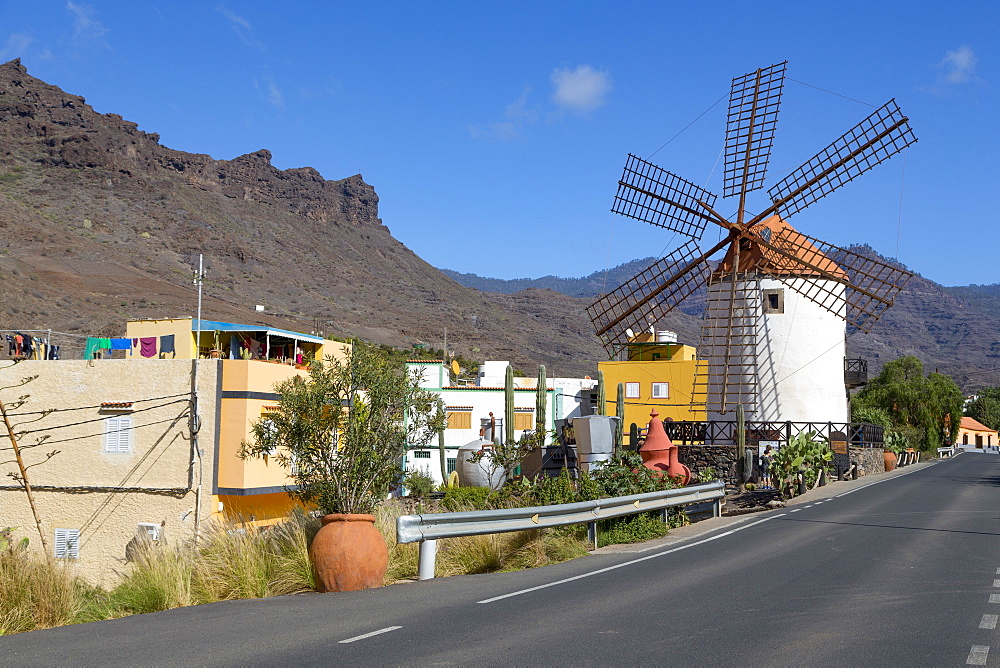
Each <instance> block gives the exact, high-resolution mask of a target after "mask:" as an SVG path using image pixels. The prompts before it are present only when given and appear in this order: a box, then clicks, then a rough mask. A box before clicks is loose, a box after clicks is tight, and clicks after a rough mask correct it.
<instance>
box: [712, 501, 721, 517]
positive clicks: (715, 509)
mask: <svg viewBox="0 0 1000 668" xmlns="http://www.w3.org/2000/svg"><path fill="white" fill-rule="evenodd" d="M712 517H722V499H716V500H715V501H713V502H712Z"/></svg>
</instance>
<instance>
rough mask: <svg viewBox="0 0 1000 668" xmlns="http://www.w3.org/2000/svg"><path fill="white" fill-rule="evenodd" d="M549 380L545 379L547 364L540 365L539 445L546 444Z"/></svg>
mask: <svg viewBox="0 0 1000 668" xmlns="http://www.w3.org/2000/svg"><path fill="white" fill-rule="evenodd" d="M547 390H548V382H547V381H546V379H545V365H544V364H539V365H538V388H537V389H536V391H535V438H536V439H537V441H538V447H541V446H543V445H545V423H546V419H545V418H546V415H545V407H546V401H547V396H546V394H547Z"/></svg>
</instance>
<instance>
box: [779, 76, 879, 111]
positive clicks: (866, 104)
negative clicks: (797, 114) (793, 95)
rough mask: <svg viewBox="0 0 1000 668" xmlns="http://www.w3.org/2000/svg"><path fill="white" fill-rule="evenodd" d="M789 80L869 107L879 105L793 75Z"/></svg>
mask: <svg viewBox="0 0 1000 668" xmlns="http://www.w3.org/2000/svg"><path fill="white" fill-rule="evenodd" d="M788 80H789V81H794V82H795V83H797V84H802V85H803V86H809V87H810V88H815V89H816V90H821V91H823V92H824V93H829V94H830V95H836V96H837V97H842V98H844V99H845V100H850V101H851V102H857V103H858V104H863V105H865V106H868V107H872V108H875V107H877V106H878V105H875V104H872V103H870V102H865V101H864V100H858V99H855V98H853V97H848V96H847V95H843V94H841V93H835V92H834V91H832V90H827V89H826V88H820V87H819V86H815V85H813V84H811V83H806V82H805V81H799V80H798V79H793V78H791V77H788Z"/></svg>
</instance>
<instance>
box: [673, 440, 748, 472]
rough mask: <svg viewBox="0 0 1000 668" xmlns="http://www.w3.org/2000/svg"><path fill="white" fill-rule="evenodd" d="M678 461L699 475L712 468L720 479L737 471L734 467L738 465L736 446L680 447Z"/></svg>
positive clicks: (678, 448)
mask: <svg viewBox="0 0 1000 668" xmlns="http://www.w3.org/2000/svg"><path fill="white" fill-rule="evenodd" d="M677 459H678V460H679V461H680V463H681V464H684V465H685V466H687V467H688V468H689V469H691V472H692V473H698V472H699V471H701V470H703V469H705V468H707V467H709V466H711V467H712V468H713V469H715V472H716V473H717V474H718V475H719V476H720V477H723V478H725V477H728V476H729V475H730V472H731V471H733V470H735V469H734V468H733V465H734V464H735V463H736V446H735V445H679V446H677Z"/></svg>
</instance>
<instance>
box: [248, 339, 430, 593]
mask: <svg viewBox="0 0 1000 668" xmlns="http://www.w3.org/2000/svg"><path fill="white" fill-rule="evenodd" d="M275 391H276V392H277V393H278V395H279V396H280V399H279V400H278V407H277V409H276V410H274V411H271V412H269V414H268V416H267V419H266V420H258V421H257V422H256V423H254V425H253V437H252V439H251V441H249V442H244V443H243V444H242V446H241V448H240V456H241V457H243V458H255V457H262V456H263V455H264V454H265V453H268V452H276V454H275V455H274V459H275V460H276V461H277V462H278V463H279V464H281V465H282V466H284V467H285V468H287V469H288V471H289V475H290V477H291V478H292V480H293V481H294V487H289V488H288V491H289V493H290V494H292V495H293V496H294V497H296V498H297V499H299V500H300V501H302V502H303V503H304V504H306V505H314V506H316V507H317V508H318V510H319V511H320V513H322V514H323V520H322V522H323V526H322V528H321V529H320V531H319V533H317V534H316V537H315V538H314V539H313V542H312V544H311V545H310V547H309V556H310V559H311V561H312V564H313V570H314V572H315V575H316V582H317V588H318V589H319V590H320V591H353V590H357V589H367V588H370V587H378V586H381V584H382V578H383V577H384V575H385V571H386V567H387V565H388V558H389V557H388V550H387V548H386V544H385V540H384V539H383V538H382V535H381V534H380V533H379V531H378V529H377V528H376V527H375V517H374V515H373V514H372V513H373V512H374V511H375V509H376V507H377V506H378V505H379V504H380V503H382V501H383V500H385V498H386V497H387V496H388V494H389V491H390V489H391V488H392V487H393V486H394V485H395V484H396V483H398V481H399V479H400V469H399V466H400V459H401V457H402V455H403V454H404V453H405V452H406V449H407V447H408V444H424V443H427V442H428V441H429V440H430V438H431V437H432V436H433V435H434V434H435V433H437V431H438V430H439V429H440V428H442V427H443V417H444V416H443V413H442V412H440V411H436V410H434V409H435V407H436V406H437V401H436V395H434V394H433V393H431V392H428V391H426V390H423V389H421V387H420V383H419V376H418V374H417V373H416V372H413V373H411V374H407V373H406V371H405V367H404V366H403V365H402V364H398V363H394V362H391V361H390V360H389V359H388V358H386V357H385V356H384V355H382V354H381V353H380V352H379V351H378V350H377V349H375V348H373V347H371V346H368V345H364V344H359V345H355V346H354V347H353V349H352V350H351V351H350V352H349V353H348V354H347V356H346V357H345V358H344V359H335V358H333V357H327V358H326V360H324V361H322V362H316V363H314V364H312V365H311V366H310V368H309V375H308V377H301V376H296V377H293V378H290V379H288V380H285V381H281V382H279V383H277V384H276V385H275Z"/></svg>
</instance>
